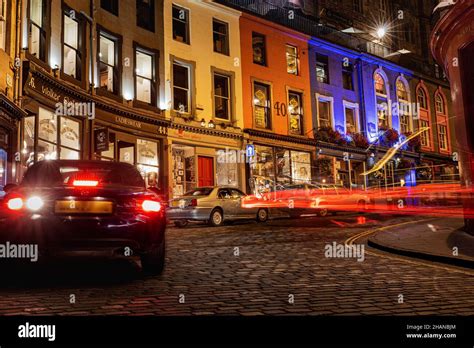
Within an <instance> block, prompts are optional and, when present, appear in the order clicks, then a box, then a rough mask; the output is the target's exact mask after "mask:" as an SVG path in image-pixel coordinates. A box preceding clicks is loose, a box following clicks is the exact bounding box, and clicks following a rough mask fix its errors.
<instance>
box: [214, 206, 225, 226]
mask: <svg viewBox="0 0 474 348" xmlns="http://www.w3.org/2000/svg"><path fill="white" fill-rule="evenodd" d="M222 221H223V217H222V212H221V211H220V210H217V209H216V210H214V211H213V212H212V213H211V224H212V225H213V226H220V225H222Z"/></svg>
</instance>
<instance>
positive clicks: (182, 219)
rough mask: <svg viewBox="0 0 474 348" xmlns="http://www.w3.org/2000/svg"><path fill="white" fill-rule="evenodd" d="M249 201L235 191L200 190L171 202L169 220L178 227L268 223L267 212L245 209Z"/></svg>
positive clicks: (225, 189) (199, 188) (228, 188)
mask: <svg viewBox="0 0 474 348" xmlns="http://www.w3.org/2000/svg"><path fill="white" fill-rule="evenodd" d="M246 197H247V195H246V194H245V193H243V192H242V191H240V190H238V189H236V188H234V187H222V186H220V187H198V188H196V189H194V190H191V191H189V192H186V193H185V194H184V195H183V196H181V197H179V198H176V199H173V200H171V201H170V204H169V207H168V212H167V216H168V219H170V220H172V221H174V224H175V225H176V226H178V227H184V226H186V225H187V224H188V222H189V221H205V222H208V223H209V224H210V225H211V226H220V225H222V224H223V223H224V221H234V220H242V219H256V220H257V221H258V222H265V221H267V219H268V209H267V208H263V207H257V208H246V207H243V205H242V202H243V200H245V199H246Z"/></svg>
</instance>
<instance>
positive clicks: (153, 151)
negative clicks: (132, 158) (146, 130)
mask: <svg viewBox="0 0 474 348" xmlns="http://www.w3.org/2000/svg"><path fill="white" fill-rule="evenodd" d="M137 164H138V165H137V169H138V171H139V172H140V174H141V175H142V177H143V179H144V180H145V183H146V186H147V187H158V178H159V175H158V174H159V162H158V143H156V142H154V141H149V140H145V139H137Z"/></svg>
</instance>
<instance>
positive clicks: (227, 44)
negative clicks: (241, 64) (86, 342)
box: [212, 18, 230, 56]
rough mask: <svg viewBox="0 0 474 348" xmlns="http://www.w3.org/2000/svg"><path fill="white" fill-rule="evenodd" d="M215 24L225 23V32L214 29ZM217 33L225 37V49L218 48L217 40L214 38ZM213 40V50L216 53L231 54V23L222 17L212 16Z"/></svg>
mask: <svg viewBox="0 0 474 348" xmlns="http://www.w3.org/2000/svg"><path fill="white" fill-rule="evenodd" d="M215 24H220V25H223V26H224V27H225V28H226V32H225V34H222V33H221V32H219V31H216V30H214V25H215ZM215 35H219V37H221V38H222V37H223V38H224V43H225V45H224V49H223V50H222V51H218V50H216V40H215V38H214V36H215ZM212 42H213V51H214V52H215V53H219V54H223V55H225V56H229V55H230V30H229V23H227V22H224V21H222V20H220V19H217V18H212Z"/></svg>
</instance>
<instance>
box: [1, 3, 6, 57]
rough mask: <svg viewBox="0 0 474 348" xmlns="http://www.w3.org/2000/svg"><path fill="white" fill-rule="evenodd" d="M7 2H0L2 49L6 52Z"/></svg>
mask: <svg viewBox="0 0 474 348" xmlns="http://www.w3.org/2000/svg"><path fill="white" fill-rule="evenodd" d="M6 21H7V0H0V49H2V50H5V48H6V47H5V43H6V39H7V32H6V31H7V22H6Z"/></svg>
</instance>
